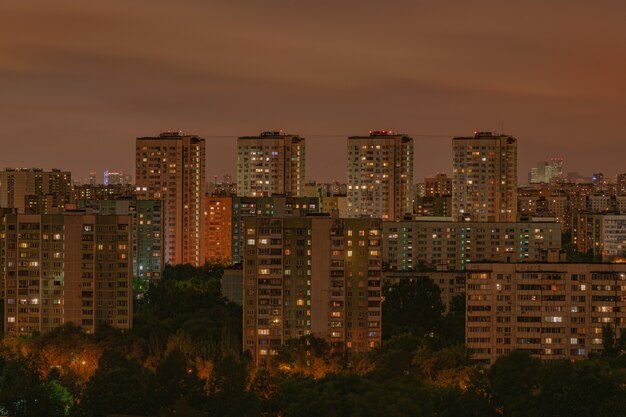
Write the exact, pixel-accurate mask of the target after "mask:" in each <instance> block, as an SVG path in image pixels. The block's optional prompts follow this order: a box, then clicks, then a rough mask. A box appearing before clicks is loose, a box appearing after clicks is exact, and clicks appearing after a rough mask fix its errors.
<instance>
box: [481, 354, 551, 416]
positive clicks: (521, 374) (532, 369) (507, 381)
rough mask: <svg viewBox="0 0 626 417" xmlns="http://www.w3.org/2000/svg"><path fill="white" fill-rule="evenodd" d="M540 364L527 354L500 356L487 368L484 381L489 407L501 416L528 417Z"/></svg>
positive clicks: (533, 403)
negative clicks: (487, 385)
mask: <svg viewBox="0 0 626 417" xmlns="http://www.w3.org/2000/svg"><path fill="white" fill-rule="evenodd" d="M540 368H541V362H540V361H539V359H535V358H533V357H531V356H530V354H529V353H528V352H525V351H521V350H515V351H513V352H511V354H510V355H507V356H501V357H500V358H498V360H496V362H495V363H494V364H493V365H492V366H491V368H489V372H488V374H487V375H488V378H489V387H490V391H491V396H492V399H493V404H494V406H495V407H496V409H500V410H502V413H503V415H504V416H516V417H517V416H519V417H523V416H528V415H532V414H528V410H529V409H530V408H532V407H534V405H535V401H534V400H535V398H534V391H535V389H536V387H537V385H538V377H539V370H540Z"/></svg>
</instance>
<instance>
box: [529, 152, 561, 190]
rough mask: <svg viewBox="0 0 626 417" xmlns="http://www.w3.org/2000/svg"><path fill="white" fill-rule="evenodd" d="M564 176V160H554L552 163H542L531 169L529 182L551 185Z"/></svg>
mask: <svg viewBox="0 0 626 417" xmlns="http://www.w3.org/2000/svg"><path fill="white" fill-rule="evenodd" d="M562 176H563V159H562V158H552V159H550V161H541V162H538V163H537V166H536V167H533V168H531V169H530V173H529V175H528V182H529V183H531V184H538V183H544V184H549V183H551V182H552V181H553V180H555V179H557V178H561V177H562Z"/></svg>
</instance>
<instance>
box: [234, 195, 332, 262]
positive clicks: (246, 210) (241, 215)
mask: <svg viewBox="0 0 626 417" xmlns="http://www.w3.org/2000/svg"><path fill="white" fill-rule="evenodd" d="M319 207H320V206H319V199H318V198H317V197H289V196H279V195H275V196H272V197H234V198H233V218H232V225H233V232H232V257H231V259H232V263H233V264H236V263H239V262H241V261H242V260H243V249H244V238H245V227H244V220H245V219H246V218H248V217H293V216H299V215H301V214H302V213H308V214H314V213H319V211H320V210H319Z"/></svg>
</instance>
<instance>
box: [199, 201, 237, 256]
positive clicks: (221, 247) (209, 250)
mask: <svg viewBox="0 0 626 417" xmlns="http://www.w3.org/2000/svg"><path fill="white" fill-rule="evenodd" d="M204 222H205V223H204V233H205V238H204V241H205V255H204V257H205V259H206V260H208V261H224V262H228V263H229V262H230V261H231V259H232V242H233V236H232V234H233V199H232V197H211V196H207V197H206V203H205V216H204Z"/></svg>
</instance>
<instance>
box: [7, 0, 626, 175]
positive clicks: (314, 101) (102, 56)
mask: <svg viewBox="0 0 626 417" xmlns="http://www.w3.org/2000/svg"><path fill="white" fill-rule="evenodd" d="M337 3H339V4H337ZM510 3H511V2H504V1H439V2H432V1H417V0H413V1H391V0H389V1H374V0H371V1H366V0H361V1H353V0H341V1H278V0H263V1H237V0H224V1H208V0H204V1H203V0H178V1H167V0H108V1H85V2H76V1H74V0H72V1H69V0H55V1H49V0H37V1H31V0H20V1H13V2H2V3H0V16H2V21H3V23H2V25H0V120H2V125H3V131H4V132H3V134H2V135H1V136H0V137H1V139H0V143H1V144H2V147H1V148H0V167H6V166H29V167H30V166H38V167H45V168H49V167H59V168H64V169H70V170H72V171H73V172H74V175H75V177H84V176H86V174H87V172H88V171H90V170H97V171H100V172H101V171H103V170H104V169H107V168H108V169H122V170H124V171H128V172H130V173H134V166H133V164H134V155H133V151H134V138H135V137H136V136H145V135H151V134H157V133H158V132H159V131H161V130H168V129H181V130H184V131H185V132H188V133H196V134H199V135H203V136H205V137H207V139H208V143H207V154H208V166H207V176H209V177H212V176H213V175H215V174H219V175H221V174H223V173H231V174H234V172H235V169H234V164H235V141H234V137H235V136H237V135H250V134H256V133H258V132H260V131H262V130H275V129H279V128H282V129H284V130H286V131H288V132H293V133H299V134H302V135H305V136H306V137H307V139H308V140H307V150H308V154H309V158H308V160H307V164H308V166H307V175H308V177H309V178H311V179H319V180H331V179H334V178H337V179H345V171H346V169H345V164H346V162H345V146H346V145H345V136H347V135H358V134H363V133H366V132H367V131H368V130H370V129H394V130H398V131H402V132H406V133H408V134H411V135H414V138H415V164H416V166H415V172H416V176H417V178H421V177H423V176H425V175H428V174H431V173H434V172H437V171H450V169H451V158H450V154H451V151H450V147H451V146H450V140H449V137H451V136H453V135H467V134H470V133H471V132H472V131H474V130H476V129H478V130H500V129H501V127H502V126H503V127H504V131H505V132H506V133H509V134H512V135H514V136H516V137H518V139H519V153H520V180H522V181H524V180H525V178H526V172H527V171H528V169H529V168H530V166H531V165H532V164H534V163H535V162H536V161H538V160H542V159H547V158H549V157H550V156H552V155H558V156H562V157H564V158H565V160H566V170H567V171H579V172H581V173H585V174H590V173H591V172H602V171H603V172H605V174H607V175H614V174H616V173H617V172H626V141H625V140H626V25H625V24H624V21H626V2H623V1H616V0H615V1H614V0H605V1H602V2H593V3H592V2H588V1H585V2H583V1H576V0H575V1H572V0H570V1H565V0H563V1H561V0H559V1H550V2H546V1H524V2H518V3H519V4H517V5H511V4H510ZM592 5H593V7H591V6H592Z"/></svg>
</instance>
